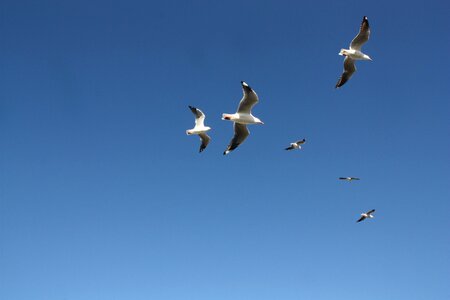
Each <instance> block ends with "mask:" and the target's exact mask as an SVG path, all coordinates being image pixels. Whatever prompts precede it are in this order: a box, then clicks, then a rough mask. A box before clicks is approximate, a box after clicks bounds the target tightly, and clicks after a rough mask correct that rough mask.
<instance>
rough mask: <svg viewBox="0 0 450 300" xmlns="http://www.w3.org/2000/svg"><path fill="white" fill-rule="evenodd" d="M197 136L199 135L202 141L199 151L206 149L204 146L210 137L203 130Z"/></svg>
mask: <svg viewBox="0 0 450 300" xmlns="http://www.w3.org/2000/svg"><path fill="white" fill-rule="evenodd" d="M199 137H200V140H201V141H202V144H201V145H200V150H199V152H202V151H203V150H205V149H206V146H208V144H209V141H210V140H211V138H210V137H209V136H208V135H207V134H206V133H204V132H203V133H200V134H199Z"/></svg>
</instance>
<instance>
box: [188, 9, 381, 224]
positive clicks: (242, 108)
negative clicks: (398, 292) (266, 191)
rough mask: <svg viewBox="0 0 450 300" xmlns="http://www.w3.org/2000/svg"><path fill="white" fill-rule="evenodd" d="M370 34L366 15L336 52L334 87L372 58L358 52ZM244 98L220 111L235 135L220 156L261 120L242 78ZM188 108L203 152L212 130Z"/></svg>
mask: <svg viewBox="0 0 450 300" xmlns="http://www.w3.org/2000/svg"><path fill="white" fill-rule="evenodd" d="M369 36H370V26H369V20H368V19H367V17H366V16H364V17H363V20H362V23H361V26H360V29H359V32H358V34H357V35H356V37H355V38H354V39H353V40H352V41H351V43H350V47H349V49H341V51H340V52H339V55H341V56H345V59H344V71H343V73H342V75H341V77H340V78H339V80H338V82H337V83H336V86H335V88H340V87H342V86H343V85H344V84H345V83H346V82H347V81H348V80H349V79H350V77H352V75H353V73H355V71H356V66H355V61H356V60H370V61H371V60H372V59H371V58H370V56H368V55H367V54H364V53H363V52H362V51H361V47H362V46H363V45H364V44H365V43H366V42H367V41H368V40H369ZM241 85H242V90H243V97H242V99H241V101H240V102H239V105H238V108H237V111H236V112H235V113H234V114H227V113H224V114H222V120H226V121H230V122H233V130H234V135H233V137H232V139H231V141H230V143H229V144H228V146H227V148H226V149H225V151H224V152H223V155H227V154H229V153H230V152H232V151H233V150H235V149H236V148H237V147H239V146H240V145H241V144H242V143H243V142H244V141H245V140H246V139H247V137H248V136H249V135H250V131H249V130H248V128H247V125H252V124H259V125H262V124H264V122H262V121H261V120H260V119H259V118H257V117H255V116H253V114H252V108H253V107H254V106H255V105H256V104H257V103H258V102H259V98H258V95H257V94H256V92H255V91H254V90H253V89H252V88H251V87H250V86H249V85H248V84H247V83H246V82H245V81H241ZM189 109H190V110H191V111H192V113H193V114H194V116H195V126H194V128H192V129H188V130H186V134H187V135H198V136H199V137H200V141H201V144H200V149H199V152H203V151H204V150H205V149H206V147H207V146H208V144H209V142H210V141H211V138H210V137H209V135H208V134H207V132H208V131H210V130H211V127H209V126H205V118H206V117H205V114H204V113H203V112H202V111H201V110H200V109H198V108H196V107H193V106H189ZM305 142H306V139H302V140H299V141H296V142H293V143H290V145H289V147H287V148H285V150H288V151H290V150H298V149H301V148H302V145H303V144H304V143H305ZM339 180H343V181H348V182H351V181H354V180H360V179H359V178H357V177H339ZM374 212H375V209H372V210H370V211H368V212H365V213H362V214H361V217H360V218H359V219H358V220H357V221H356V222H358V223H359V222H361V221H363V220H365V219H372V218H373V217H374V216H373V215H372V214H373V213H374Z"/></svg>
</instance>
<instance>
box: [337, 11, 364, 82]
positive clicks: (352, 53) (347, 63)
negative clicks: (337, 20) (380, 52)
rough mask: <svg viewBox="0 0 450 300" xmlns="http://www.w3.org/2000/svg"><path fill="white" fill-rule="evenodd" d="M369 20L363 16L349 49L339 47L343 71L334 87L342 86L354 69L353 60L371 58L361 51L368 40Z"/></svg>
mask: <svg viewBox="0 0 450 300" xmlns="http://www.w3.org/2000/svg"><path fill="white" fill-rule="evenodd" d="M369 36H370V27H369V20H368V19H367V17H366V16H364V18H363V20H362V23H361V27H360V29H359V33H358V35H357V36H356V37H355V38H354V39H353V40H352V42H351V43H350V49H341V51H340V52H339V55H343V56H345V59H344V72H343V73H342V75H341V77H340V78H339V80H338V82H337V83H336V88H338V87H341V86H343V85H344V84H345V83H346V82H347V81H348V80H349V79H350V77H352V75H353V73H355V71H356V67H355V60H372V59H371V58H370V57H369V55H366V54H364V53H362V52H361V47H362V45H364V43H365V42H367V41H368V40H369Z"/></svg>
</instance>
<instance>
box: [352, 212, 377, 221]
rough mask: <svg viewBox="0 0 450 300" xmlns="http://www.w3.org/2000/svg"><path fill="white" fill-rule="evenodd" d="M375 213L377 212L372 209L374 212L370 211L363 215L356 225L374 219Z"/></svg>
mask: <svg viewBox="0 0 450 300" xmlns="http://www.w3.org/2000/svg"><path fill="white" fill-rule="evenodd" d="M374 212H375V209H372V210H369V211H368V212H366V213H363V214H361V218H359V220H358V221H356V223H358V222H361V221H364V220H365V219H367V218H369V219H372V218H373V215H372V214H373V213H374Z"/></svg>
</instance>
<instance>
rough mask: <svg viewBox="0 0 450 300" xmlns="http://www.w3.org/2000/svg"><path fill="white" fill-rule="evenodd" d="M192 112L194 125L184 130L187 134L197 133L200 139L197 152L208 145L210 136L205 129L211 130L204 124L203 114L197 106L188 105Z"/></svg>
mask: <svg viewBox="0 0 450 300" xmlns="http://www.w3.org/2000/svg"><path fill="white" fill-rule="evenodd" d="M189 108H190V109H191V111H192V113H193V114H194V115H195V126H194V128H192V129H189V130H186V134H187V135H191V134H197V135H198V136H199V137H200V140H201V141H202V144H201V145H200V150H199V152H202V151H203V150H205V149H206V146H208V144H209V141H210V140H211V138H210V137H209V136H208V135H207V134H206V132H207V131H209V130H211V127H208V126H205V125H204V122H205V114H204V113H203V112H202V111H201V110H200V109H198V108H195V107H193V106H190V105H189Z"/></svg>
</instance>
